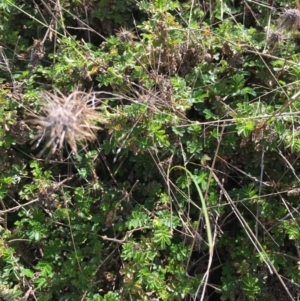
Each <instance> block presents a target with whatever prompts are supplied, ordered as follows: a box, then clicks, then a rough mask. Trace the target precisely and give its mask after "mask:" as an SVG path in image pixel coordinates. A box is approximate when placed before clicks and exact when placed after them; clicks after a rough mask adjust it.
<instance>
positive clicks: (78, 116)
mask: <svg viewBox="0 0 300 301" xmlns="http://www.w3.org/2000/svg"><path fill="white" fill-rule="evenodd" d="M42 99H43V101H44V104H43V107H42V110H41V114H40V115H36V114H31V119H29V120H28V123H29V124H30V125H31V127H35V128H36V130H37V133H36V135H35V136H34V138H33V140H32V141H33V144H34V145H33V147H38V146H39V144H40V142H41V141H42V140H45V146H44V147H43V149H42V150H41V151H40V152H39V154H38V155H37V156H38V157H41V156H42V155H43V154H44V153H45V151H46V150H47V149H49V150H50V152H49V155H52V154H54V153H55V152H56V150H61V149H62V147H63V146H64V144H66V143H67V144H68V145H69V146H70V148H71V150H72V151H73V152H74V154H75V155H76V156H78V153H77V143H79V144H82V143H84V142H87V141H91V140H94V139H96V134H95V131H96V130H97V129H100V127H97V126H95V125H94V123H95V121H98V122H101V123H104V122H105V121H104V119H103V118H101V115H100V112H99V111H97V110H95V105H96V104H97V100H96V97H95V94H93V93H85V92H80V91H75V92H73V93H71V94H70V95H69V96H68V97H66V96H64V95H63V94H62V93H60V92H58V91H56V92H55V93H50V92H43V98H42ZM49 155H48V156H49Z"/></svg>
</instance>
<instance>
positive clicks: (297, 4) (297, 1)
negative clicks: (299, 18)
mask: <svg viewBox="0 0 300 301" xmlns="http://www.w3.org/2000/svg"><path fill="white" fill-rule="evenodd" d="M295 1H296V6H297V8H298V9H299V10H300V3H299V0H295Z"/></svg>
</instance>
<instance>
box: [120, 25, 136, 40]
mask: <svg viewBox="0 0 300 301" xmlns="http://www.w3.org/2000/svg"><path fill="white" fill-rule="evenodd" d="M116 36H117V37H118V38H119V40H120V41H121V42H123V43H128V42H132V41H133V40H134V39H135V38H136V36H135V35H134V33H133V32H132V31H131V30H129V29H127V28H125V27H120V29H119V30H118V31H117V33H116Z"/></svg>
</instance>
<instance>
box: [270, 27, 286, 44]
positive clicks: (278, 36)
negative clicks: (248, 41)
mask: <svg viewBox="0 0 300 301" xmlns="http://www.w3.org/2000/svg"><path fill="white" fill-rule="evenodd" d="M282 39H283V33H282V31H278V30H270V31H269V35H268V38H267V41H268V43H269V44H271V45H275V44H277V43H279V42H280V41H282Z"/></svg>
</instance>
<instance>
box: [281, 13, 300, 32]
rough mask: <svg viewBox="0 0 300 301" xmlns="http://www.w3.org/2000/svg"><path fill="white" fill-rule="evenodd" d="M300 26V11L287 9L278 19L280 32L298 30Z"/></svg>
mask: <svg viewBox="0 0 300 301" xmlns="http://www.w3.org/2000/svg"><path fill="white" fill-rule="evenodd" d="M299 25H300V11H299V10H298V9H287V10H286V11H285V12H284V13H283V14H282V15H281V16H280V17H279V19H278V27H279V29H280V30H287V31H293V30H297V29H298V27H299Z"/></svg>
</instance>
